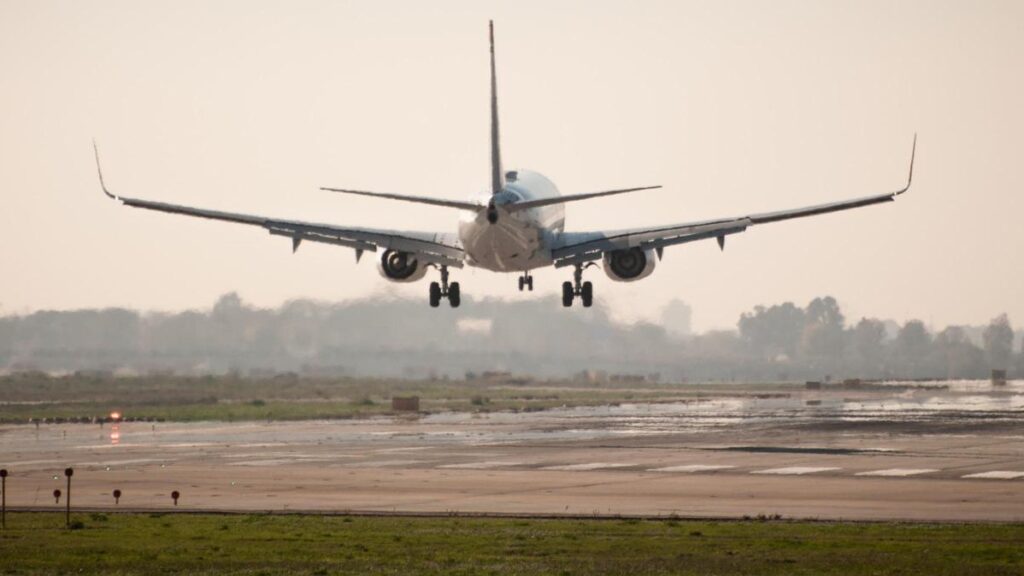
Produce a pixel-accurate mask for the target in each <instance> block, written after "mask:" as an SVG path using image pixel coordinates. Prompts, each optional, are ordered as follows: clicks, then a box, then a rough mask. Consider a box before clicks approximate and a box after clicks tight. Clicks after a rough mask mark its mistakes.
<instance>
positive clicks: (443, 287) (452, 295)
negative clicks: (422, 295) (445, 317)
mask: <svg viewBox="0 0 1024 576" xmlns="http://www.w3.org/2000/svg"><path fill="white" fill-rule="evenodd" d="M440 269H441V283H440V284H438V283H437V282H431V283H430V307H431V308H437V307H438V306H440V305H441V298H447V299H448V304H450V305H451V307H452V308H458V307H459V304H461V303H462V291H461V290H460V289H459V283H458V282H452V283H451V284H448V267H447V266H441V268H440Z"/></svg>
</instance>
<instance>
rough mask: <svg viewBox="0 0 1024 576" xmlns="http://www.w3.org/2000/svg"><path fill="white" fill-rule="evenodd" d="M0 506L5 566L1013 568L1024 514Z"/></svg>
mask: <svg viewBox="0 0 1024 576" xmlns="http://www.w3.org/2000/svg"><path fill="white" fill-rule="evenodd" d="M73 518H74V520H77V522H79V523H80V525H79V526H78V528H77V529H73V530H66V529H64V528H63V524H64V517H63V515H60V514H51V513H27V512H20V513H14V514H8V519H7V520H8V522H7V525H8V528H7V530H6V531H3V532H2V533H0V573H3V574H54V573H75V574H106V575H109V574H170V573H190V574H200V573H209V574H214V573H216V574H225V573H232V574H284V573H288V574H410V573H411V574H557V575H567V574H572V575H585V574H931V575H936V574H956V575H961V574H1021V573H1022V572H1024V525H999V524H968V525H929V524H838V523H814V522H784V521H764V522H761V521H744V522H702V521H682V520H662V521H639V520H539V519H538V520H520V519H482V518H401V517H345V516H298V515H280V516H271V515H193V514H187V515H186V514H109V515H107V514H98V513H94V514H87V513H83V514H75V515H74V517H73Z"/></svg>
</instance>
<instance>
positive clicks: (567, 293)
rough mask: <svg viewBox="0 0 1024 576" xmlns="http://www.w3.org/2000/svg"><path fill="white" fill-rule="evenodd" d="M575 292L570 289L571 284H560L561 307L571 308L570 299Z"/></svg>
mask: <svg viewBox="0 0 1024 576" xmlns="http://www.w3.org/2000/svg"><path fill="white" fill-rule="evenodd" d="M575 295H576V294H575V290H573V288H572V282H563V283H562V306H565V307H566V308H569V307H570V306H572V298H573V296H575Z"/></svg>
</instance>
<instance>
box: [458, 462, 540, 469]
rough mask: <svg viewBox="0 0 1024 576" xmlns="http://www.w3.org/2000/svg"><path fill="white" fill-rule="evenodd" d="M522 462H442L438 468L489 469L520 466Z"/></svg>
mask: <svg viewBox="0 0 1024 576" xmlns="http://www.w3.org/2000/svg"><path fill="white" fill-rule="evenodd" d="M523 464H524V463H523V462H497V461H494V462H465V463H462V464H444V465H442V466H438V468H450V469H453V470H489V469H491V468H502V467H505V466H522V465H523Z"/></svg>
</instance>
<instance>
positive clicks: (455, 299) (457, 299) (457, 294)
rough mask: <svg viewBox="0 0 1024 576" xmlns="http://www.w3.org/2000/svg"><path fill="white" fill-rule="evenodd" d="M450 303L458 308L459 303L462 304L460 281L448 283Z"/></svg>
mask: <svg viewBox="0 0 1024 576" xmlns="http://www.w3.org/2000/svg"><path fill="white" fill-rule="evenodd" d="M448 304H451V307H452V308H458V307H459V304H462V290H461V289H460V288H459V283H458V282H452V283H451V284H450V285H448Z"/></svg>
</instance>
